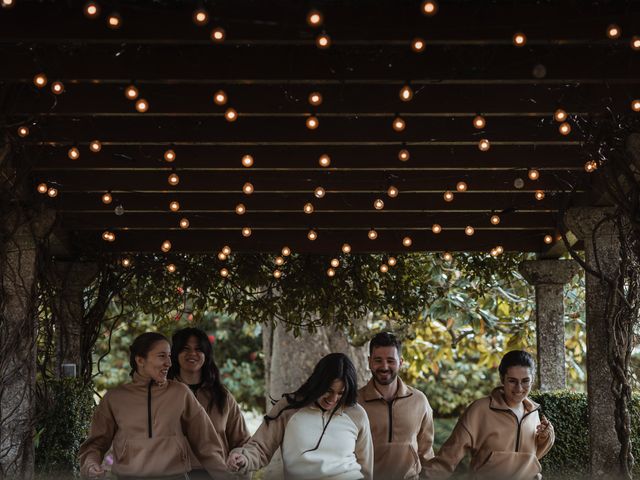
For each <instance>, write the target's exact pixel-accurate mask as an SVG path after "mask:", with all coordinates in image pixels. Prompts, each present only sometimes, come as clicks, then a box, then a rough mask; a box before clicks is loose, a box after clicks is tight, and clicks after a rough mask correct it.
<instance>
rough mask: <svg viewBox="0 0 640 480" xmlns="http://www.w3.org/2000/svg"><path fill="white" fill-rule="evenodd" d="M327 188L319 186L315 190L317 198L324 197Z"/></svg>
mask: <svg viewBox="0 0 640 480" xmlns="http://www.w3.org/2000/svg"><path fill="white" fill-rule="evenodd" d="M325 193H326V192H325V190H324V188H322V187H317V188H316V189H315V190H314V191H313V194H314V195H315V196H316V198H322V197H324V195H325Z"/></svg>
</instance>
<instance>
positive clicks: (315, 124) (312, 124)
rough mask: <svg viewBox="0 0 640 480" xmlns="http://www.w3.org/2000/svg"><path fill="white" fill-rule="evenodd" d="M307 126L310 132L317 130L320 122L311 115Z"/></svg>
mask: <svg viewBox="0 0 640 480" xmlns="http://www.w3.org/2000/svg"><path fill="white" fill-rule="evenodd" d="M306 124H307V128H308V129H309V130H315V129H316V128H318V126H319V125H320V122H319V121H318V117H316V116H314V115H311V116H309V117H307V121H306Z"/></svg>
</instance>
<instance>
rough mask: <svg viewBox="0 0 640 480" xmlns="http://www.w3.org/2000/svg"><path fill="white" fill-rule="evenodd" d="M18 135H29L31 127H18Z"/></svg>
mask: <svg viewBox="0 0 640 480" xmlns="http://www.w3.org/2000/svg"><path fill="white" fill-rule="evenodd" d="M18 136H20V137H22V138H24V137H27V136H29V127H27V126H25V125H22V126H21V127H18Z"/></svg>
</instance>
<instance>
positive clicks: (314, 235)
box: [307, 230, 318, 242]
mask: <svg viewBox="0 0 640 480" xmlns="http://www.w3.org/2000/svg"><path fill="white" fill-rule="evenodd" d="M307 238H308V239H309V240H311V241H312V242H313V241H314V240H315V239H316V238H318V234H317V233H316V231H315V230H309V233H307Z"/></svg>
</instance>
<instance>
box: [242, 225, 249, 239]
mask: <svg viewBox="0 0 640 480" xmlns="http://www.w3.org/2000/svg"><path fill="white" fill-rule="evenodd" d="M242 236H243V237H250V236H251V229H250V228H249V227H244V228H243V229H242Z"/></svg>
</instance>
